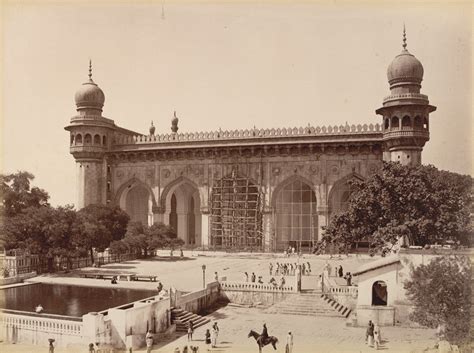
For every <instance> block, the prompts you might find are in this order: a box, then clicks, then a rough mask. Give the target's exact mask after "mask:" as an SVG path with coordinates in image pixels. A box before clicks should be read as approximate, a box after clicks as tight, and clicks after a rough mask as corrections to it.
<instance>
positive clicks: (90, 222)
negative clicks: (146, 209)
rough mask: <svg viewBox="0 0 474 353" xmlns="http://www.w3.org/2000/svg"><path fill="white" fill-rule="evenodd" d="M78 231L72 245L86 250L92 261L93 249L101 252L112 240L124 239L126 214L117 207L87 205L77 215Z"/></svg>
mask: <svg viewBox="0 0 474 353" xmlns="http://www.w3.org/2000/svg"><path fill="white" fill-rule="evenodd" d="M77 217H78V221H79V222H78V231H77V232H76V233H75V237H74V244H75V246H76V247H77V248H79V249H82V250H88V251H89V252H90V255H91V259H92V261H94V257H93V248H96V249H98V250H99V251H103V250H104V249H105V248H107V247H108V246H109V245H110V243H111V242H112V241H114V240H120V239H122V238H123V237H124V235H125V233H126V230H127V225H128V221H129V219H130V218H129V216H128V214H127V213H126V212H125V211H123V210H121V209H120V208H119V207H109V206H104V205H89V206H86V207H84V208H83V209H81V210H80V211H79V212H78V213H77Z"/></svg>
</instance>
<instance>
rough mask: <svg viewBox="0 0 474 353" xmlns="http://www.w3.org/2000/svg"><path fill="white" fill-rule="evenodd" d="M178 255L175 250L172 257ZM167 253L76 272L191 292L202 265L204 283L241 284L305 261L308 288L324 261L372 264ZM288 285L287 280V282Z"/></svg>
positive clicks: (67, 280) (350, 266)
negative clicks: (138, 278)
mask: <svg viewBox="0 0 474 353" xmlns="http://www.w3.org/2000/svg"><path fill="white" fill-rule="evenodd" d="M177 253H178V252H177V251H175V255H176V254H177ZM169 255H170V253H169V251H159V252H158V256H157V257H154V258H150V259H146V260H133V261H125V262H122V263H117V264H109V265H105V266H102V267H101V268H100V269H97V268H92V267H90V268H84V269H81V270H80V271H94V272H97V271H113V272H114V273H134V274H135V273H136V274H142V275H156V276H157V277H158V279H159V280H161V282H162V283H163V286H164V288H169V287H171V286H174V287H175V288H176V289H178V290H182V291H193V290H197V289H201V288H202V285H203V272H202V265H206V282H211V281H213V280H214V273H215V272H217V273H218V275H219V276H225V277H227V280H229V281H242V280H243V279H244V272H248V273H249V275H250V274H251V273H252V272H255V274H256V275H257V276H263V280H264V282H265V283H268V281H269V279H270V275H269V264H270V262H271V263H273V265H275V263H276V262H280V263H282V262H287V263H288V262H291V263H295V262H298V261H299V262H305V263H306V262H309V263H310V265H311V271H312V272H311V273H312V276H305V277H304V282H303V286H304V287H306V288H308V289H311V288H315V287H316V286H317V284H318V283H317V281H318V278H319V274H320V273H321V272H322V269H323V266H324V264H325V263H326V261H329V262H330V264H331V266H332V268H333V269H334V268H335V267H336V266H338V265H342V266H343V269H344V272H347V271H351V272H352V271H354V270H355V269H356V268H357V267H358V266H359V265H361V264H363V263H367V262H369V261H373V260H374V259H373V258H369V257H368V256H367V255H361V256H357V257H356V256H355V255H351V256H350V257H345V256H343V257H341V259H338V258H334V259H329V257H328V256H315V255H306V256H302V257H301V258H298V257H296V256H294V257H289V258H287V257H283V255H276V254H250V253H240V254H226V253H216V252H199V253H198V252H191V251H185V252H184V257H183V258H180V257H179V256H174V257H173V258H171V257H170V256H169ZM37 280H39V281H41V282H52V283H63V284H76V285H87V286H112V284H110V281H105V280H97V279H85V278H78V274H77V271H74V272H72V273H69V274H61V275H56V274H55V275H49V276H41V277H38V278H37ZM287 283H288V281H287ZM113 286H115V287H125V288H134V287H138V288H144V289H155V288H156V283H153V282H151V283H150V282H126V281H119V282H118V284H117V285H113Z"/></svg>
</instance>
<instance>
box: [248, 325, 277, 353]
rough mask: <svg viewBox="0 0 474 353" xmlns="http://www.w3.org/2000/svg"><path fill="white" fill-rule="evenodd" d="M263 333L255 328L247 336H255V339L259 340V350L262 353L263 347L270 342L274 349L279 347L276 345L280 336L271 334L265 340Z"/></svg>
mask: <svg viewBox="0 0 474 353" xmlns="http://www.w3.org/2000/svg"><path fill="white" fill-rule="evenodd" d="M260 336H261V335H260V334H259V333H257V332H255V331H254V330H250V332H249V335H248V336H247V338H250V337H253V338H255V341H257V344H258V351H259V352H260V353H262V348H263V347H265V346H266V345H267V344H270V343H271V345H272V346H273V349H275V350H276V349H277V347H276V344H277V342H278V338H276V337H274V336H269V337H268V338H267V339H265V340H262V339H261V337H260ZM262 341H265V342H262Z"/></svg>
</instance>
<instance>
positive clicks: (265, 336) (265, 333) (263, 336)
mask: <svg viewBox="0 0 474 353" xmlns="http://www.w3.org/2000/svg"><path fill="white" fill-rule="evenodd" d="M260 340H261V343H262V344H265V342H266V341H267V340H268V330H267V324H263V330H262V334H261V335H260Z"/></svg>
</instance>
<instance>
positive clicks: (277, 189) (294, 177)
mask: <svg viewBox="0 0 474 353" xmlns="http://www.w3.org/2000/svg"><path fill="white" fill-rule="evenodd" d="M296 180H299V181H301V182H302V183H305V184H307V185H308V186H309V187H310V188H311V190H313V192H314V193H315V195H316V198H317V197H318V195H317V190H316V189H315V188H314V184H313V182H312V181H311V180H309V179H306V178H305V177H302V176H301V175H297V174H295V175H292V176H290V177H288V178H286V179H285V180H283V181H282V182H280V183H279V184H278V185H277V186H276V187H275V189H273V192H272V201H271V205H272V207H275V206H276V197H275V196H276V195H278V193H279V192H280V191H281V190H282V189H283V188H284V187H285V186H287V185H288V184H291V183H292V182H294V181H296Z"/></svg>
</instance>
